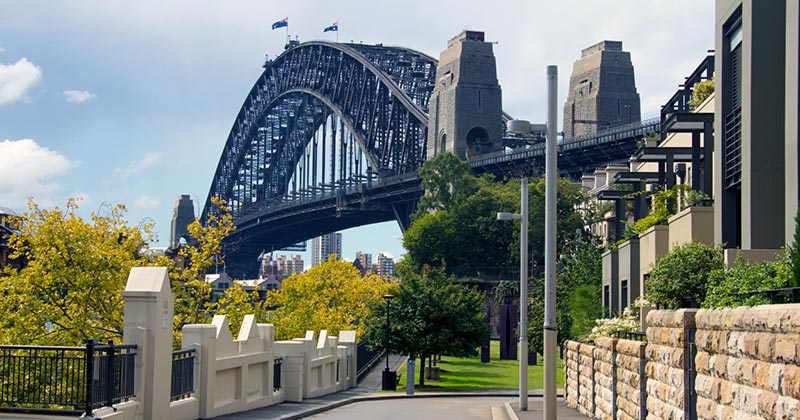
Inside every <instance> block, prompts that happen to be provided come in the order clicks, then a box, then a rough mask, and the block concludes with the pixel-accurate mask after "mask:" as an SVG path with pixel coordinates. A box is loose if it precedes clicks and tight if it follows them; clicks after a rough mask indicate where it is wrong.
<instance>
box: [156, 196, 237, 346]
mask: <svg viewBox="0 0 800 420" xmlns="http://www.w3.org/2000/svg"><path fill="white" fill-rule="evenodd" d="M211 204H212V205H214V206H216V207H217V208H218V209H219V211H218V212H210V213H209V214H208V216H207V218H206V220H205V223H202V222H201V221H200V220H199V219H195V220H194V222H192V223H190V224H189V226H188V231H189V235H191V237H192V238H194V239H195V241H194V242H193V243H192V244H186V245H184V246H182V247H181V248H180V249H179V250H178V258H177V260H178V261H179V262H180V263H179V264H175V263H174V262H173V261H168V262H166V264H169V267H170V270H169V276H170V280H172V292H173V293H174V294H175V317H174V319H173V338H174V341H175V345H176V346H177V345H179V344H180V338H181V331H182V329H183V326H184V325H186V324H205V323H207V322H210V319H211V317H212V316H213V310H214V307H213V306H212V304H213V301H212V300H213V299H212V290H211V286H210V285H209V284H208V283H207V282H206V281H205V275H206V272H207V271H208V269H209V268H210V267H212V266H213V265H214V264H217V263H222V262H223V259H224V255H223V254H224V253H223V252H222V239H223V238H225V237H226V236H228V235H229V234H231V233H232V232H233V231H234V230H235V226H234V225H233V217H232V216H231V214H230V212H228V207H227V205H226V203H225V200H222V199H220V198H218V197H211Z"/></svg>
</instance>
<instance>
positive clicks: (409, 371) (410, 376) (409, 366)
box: [406, 358, 416, 395]
mask: <svg viewBox="0 0 800 420" xmlns="http://www.w3.org/2000/svg"><path fill="white" fill-rule="evenodd" d="M415 365H416V364H415V363H414V359H411V358H409V359H408V361H407V362H406V395H414V373H415V372H414V371H415V369H414V366H415Z"/></svg>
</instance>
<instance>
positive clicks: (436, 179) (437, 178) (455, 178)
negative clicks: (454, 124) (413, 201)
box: [416, 153, 475, 217]
mask: <svg viewBox="0 0 800 420" xmlns="http://www.w3.org/2000/svg"><path fill="white" fill-rule="evenodd" d="M419 176H420V177H421V178H422V185H421V186H422V189H423V190H424V191H425V195H424V196H423V197H422V198H420V200H419V204H418V205H417V211H416V216H417V217H419V216H422V215H424V214H425V213H428V212H435V211H438V210H450V208H451V207H452V205H453V204H454V203H455V202H456V201H457V200H458V198H459V197H461V196H465V195H469V194H470V193H471V192H472V191H474V190H475V185H474V181H475V177H473V176H472V175H470V173H469V163H468V162H465V161H462V160H461V159H459V158H457V157H456V156H455V155H454V154H452V153H443V154H440V155H437V156H436V157H435V158H433V159H431V160H428V161H426V162H425V163H423V164H422V167H420V169H419Z"/></svg>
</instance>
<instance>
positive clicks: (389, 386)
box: [381, 295, 397, 391]
mask: <svg viewBox="0 0 800 420" xmlns="http://www.w3.org/2000/svg"><path fill="white" fill-rule="evenodd" d="M383 298H384V299H386V369H384V370H383V383H382V385H383V386H382V387H381V389H383V390H384V391H395V390H396V389H397V373H396V372H392V371H391V370H389V303H390V302H391V301H392V299H394V296H393V295H383Z"/></svg>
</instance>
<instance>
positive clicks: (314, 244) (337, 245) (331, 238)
mask: <svg viewBox="0 0 800 420" xmlns="http://www.w3.org/2000/svg"><path fill="white" fill-rule="evenodd" d="M332 254H336V256H337V258H341V257H342V234H341V233H339V232H333V233H328V234H326V235H322V236H317V237H316V238H314V239H312V240H311V267H316V266H317V265H319V263H321V262H323V261H327V260H328V257H329V256H330V255H332Z"/></svg>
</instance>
